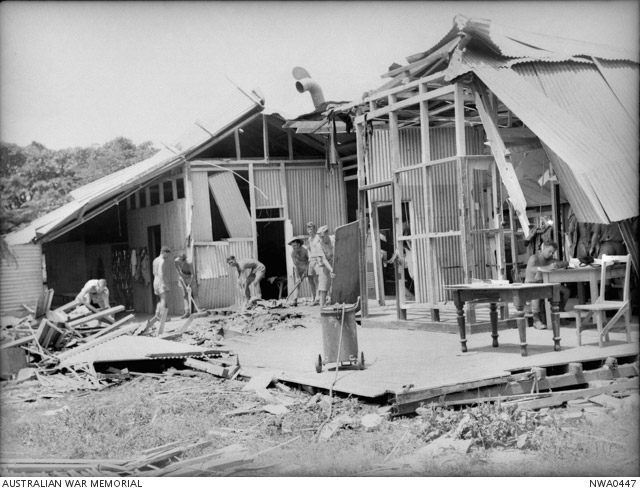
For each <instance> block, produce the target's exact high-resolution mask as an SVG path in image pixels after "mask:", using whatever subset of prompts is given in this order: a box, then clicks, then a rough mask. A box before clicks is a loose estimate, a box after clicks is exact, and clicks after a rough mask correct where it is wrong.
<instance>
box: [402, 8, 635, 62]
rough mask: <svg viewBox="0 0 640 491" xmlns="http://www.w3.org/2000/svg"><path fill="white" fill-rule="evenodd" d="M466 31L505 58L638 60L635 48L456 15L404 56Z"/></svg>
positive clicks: (470, 43) (416, 57) (418, 56)
mask: <svg viewBox="0 0 640 491" xmlns="http://www.w3.org/2000/svg"><path fill="white" fill-rule="evenodd" d="M460 35H466V36H467V41H468V44H467V46H469V47H470V48H473V47H474V46H476V47H477V46H480V45H482V46H484V47H485V48H489V49H490V50H491V51H493V52H494V53H496V54H498V55H500V56H502V57H506V58H522V59H523V60H531V59H535V60H541V59H549V60H555V61H566V60H567V59H569V58H572V57H580V56H583V57H587V58H589V57H592V56H593V57H596V58H601V59H603V60H631V61H635V62H636V63H637V62H638V61H640V58H639V54H638V52H637V51H636V52H629V51H627V50H624V49H621V48H617V47H612V46H605V45H601V44H595V43H587V42H584V41H577V40H575V39H566V38H561V37H557V36H549V35H546V34H539V33H534V32H528V31H523V30H521V29H516V28H514V27H512V26H509V25H504V24H500V23H498V22H495V21H492V20H489V19H480V18H467V17H465V16H464V15H456V16H455V17H454V20H453V27H452V29H451V30H450V31H449V32H448V33H447V34H446V35H445V36H444V38H442V39H441V40H440V41H439V42H438V43H437V44H436V45H435V46H433V47H432V48H431V49H429V50H428V51H425V52H422V53H417V54H415V55H412V56H409V57H407V61H408V62H409V63H414V62H416V61H418V60H420V59H422V58H426V57H427V56H429V55H430V54H431V53H433V52H435V51H437V50H438V49H440V48H441V47H442V46H444V45H445V44H446V43H448V42H450V41H451V40H452V39H454V38H455V37H456V36H460Z"/></svg>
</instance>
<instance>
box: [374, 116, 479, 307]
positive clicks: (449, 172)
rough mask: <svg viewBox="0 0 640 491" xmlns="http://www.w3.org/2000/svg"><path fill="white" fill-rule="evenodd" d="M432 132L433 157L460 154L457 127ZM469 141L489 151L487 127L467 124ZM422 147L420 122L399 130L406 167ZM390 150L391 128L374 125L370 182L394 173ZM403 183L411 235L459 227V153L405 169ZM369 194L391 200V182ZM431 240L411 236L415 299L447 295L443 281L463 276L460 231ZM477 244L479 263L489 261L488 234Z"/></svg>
mask: <svg viewBox="0 0 640 491" xmlns="http://www.w3.org/2000/svg"><path fill="white" fill-rule="evenodd" d="M429 135H430V150H431V160H432V161H435V160H440V159H445V158H448V157H454V156H455V155H456V144H455V128H453V127H451V128H442V127H438V128H430V130H429ZM465 141H466V147H467V154H469V155H484V154H485V153H486V152H485V146H484V132H483V130H482V129H481V127H479V126H478V127H473V128H471V127H468V128H465ZM421 147H422V143H421V140H420V129H419V128H404V129H402V130H401V131H400V158H401V166H402V167H407V166H411V165H415V164H418V163H420V161H421ZM389 152H390V149H389V137H388V131H387V130H374V132H373V135H372V137H371V146H370V166H369V169H368V170H369V177H370V180H369V181H368V183H376V182H381V181H384V180H388V179H390V178H391V176H392V172H391V163H390V157H389V155H390V153H389ZM400 184H401V189H402V201H409V202H410V207H411V209H412V222H411V224H410V225H411V235H420V234H425V233H432V234H433V233H449V232H451V233H455V232H459V230H460V224H459V214H458V174H457V170H456V159H455V158H452V160H451V161H449V162H444V163H440V164H435V165H432V166H430V167H428V168H426V169H416V170H411V171H407V172H403V173H402V174H401V175H400ZM369 196H370V200H371V201H390V200H391V197H390V196H391V194H390V190H389V188H381V189H376V190H373V191H370V192H369ZM425 200H426V203H425ZM428 240H429V239H427V238H416V239H412V240H411V241H409V242H410V246H411V250H412V251H413V256H414V264H415V268H416V277H415V278H414V282H415V284H416V285H415V286H416V301H417V302H423V303H436V302H440V301H444V300H446V292H445V291H444V289H443V288H442V286H443V285H446V284H455V283H462V282H463V281H464V272H463V271H462V257H461V251H460V237H459V234H458V235H446V236H441V237H434V238H432V239H430V240H431V253H430V254H429V244H428V243H427V241H428ZM474 245H475V246H476V247H475V248H476V250H477V251H478V252H477V254H478V261H479V263H480V264H484V263H485V257H484V242H483V237H480V238H479V239H478V243H477V244H474ZM480 245H481V246H480ZM429 256H430V257H429ZM479 277H484V276H479Z"/></svg>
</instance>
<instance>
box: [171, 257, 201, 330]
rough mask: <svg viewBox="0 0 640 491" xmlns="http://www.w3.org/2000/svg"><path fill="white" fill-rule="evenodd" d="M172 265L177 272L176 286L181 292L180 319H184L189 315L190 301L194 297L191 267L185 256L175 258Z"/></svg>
mask: <svg viewBox="0 0 640 491" xmlns="http://www.w3.org/2000/svg"><path fill="white" fill-rule="evenodd" d="M173 264H174V266H175V267H176V271H177V272H178V285H179V286H180V290H182V303H183V305H184V314H183V315H182V319H186V318H187V317H189V316H190V315H191V300H192V299H193V297H194V296H195V295H196V282H195V281H193V277H194V275H193V266H192V264H191V263H190V262H189V261H187V255H186V254H180V255H179V256H177V257H176V258H175V259H174V261H173Z"/></svg>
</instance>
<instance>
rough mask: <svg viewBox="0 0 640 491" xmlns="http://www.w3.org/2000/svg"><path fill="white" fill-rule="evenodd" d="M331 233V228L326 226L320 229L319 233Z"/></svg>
mask: <svg viewBox="0 0 640 491" xmlns="http://www.w3.org/2000/svg"><path fill="white" fill-rule="evenodd" d="M328 231H329V227H327V226H326V225H323V226H322V227H320V228H319V229H318V233H319V234H321V233H323V232H328Z"/></svg>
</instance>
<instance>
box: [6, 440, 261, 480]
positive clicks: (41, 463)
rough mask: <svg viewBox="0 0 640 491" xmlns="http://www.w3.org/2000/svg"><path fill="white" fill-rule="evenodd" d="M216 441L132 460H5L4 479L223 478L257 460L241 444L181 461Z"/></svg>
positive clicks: (168, 447) (149, 452)
mask: <svg viewBox="0 0 640 491" xmlns="http://www.w3.org/2000/svg"><path fill="white" fill-rule="evenodd" d="M213 443H214V442H213V441H195V442H194V441H192V442H175V443H169V444H167V445H162V446H160V447H157V448H152V449H148V450H146V451H144V452H143V455H142V456H140V457H139V458H136V459H132V460H92V459H78V460H60V459H52V460H41V459H38V460H34V459H28V460H25V459H3V461H2V464H1V465H0V471H1V472H2V475H3V476H33V475H44V476H62V477H64V476H78V477H94V476H104V477H159V476H221V475H229V474H230V473H232V472H233V471H234V469H237V468H238V467H240V466H244V465H246V464H249V463H251V462H252V461H253V458H254V457H253V456H250V455H249V454H248V452H247V451H246V450H245V448H244V447H242V446H241V445H237V444H234V445H229V446H226V447H223V448H218V449H216V450H214V451H212V452H207V453H205V454H204V455H200V456H198V457H192V458H188V459H181V458H180V457H181V456H182V455H183V454H185V453H188V452H193V451H197V450H200V449H202V448H206V447H209V446H211V445H213Z"/></svg>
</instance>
